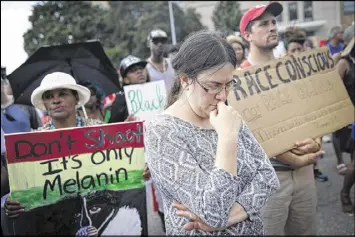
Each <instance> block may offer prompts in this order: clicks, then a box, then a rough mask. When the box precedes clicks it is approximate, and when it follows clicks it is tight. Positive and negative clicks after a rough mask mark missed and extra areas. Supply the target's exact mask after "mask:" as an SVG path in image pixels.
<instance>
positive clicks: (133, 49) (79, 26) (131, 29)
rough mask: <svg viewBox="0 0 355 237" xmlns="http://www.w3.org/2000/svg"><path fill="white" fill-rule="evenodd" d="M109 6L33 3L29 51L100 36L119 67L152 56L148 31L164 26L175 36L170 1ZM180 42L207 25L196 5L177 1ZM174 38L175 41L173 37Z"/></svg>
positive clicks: (174, 9) (127, 2)
mask: <svg viewBox="0 0 355 237" xmlns="http://www.w3.org/2000/svg"><path fill="white" fill-rule="evenodd" d="M108 3H109V8H108V9H103V8H101V7H99V6H93V5H92V4H91V3H90V2H89V1H76V2H70V1H51V2H50V1H42V2H40V3H38V4H36V5H35V6H34V7H33V10H32V15H31V16H30V17H29V20H30V22H31V24H32V28H31V29H29V30H28V31H27V32H26V33H25V34H24V42H25V45H24V47H25V51H26V52H27V54H28V55H31V54H32V53H33V52H34V51H36V50H37V49H38V48H39V47H41V46H43V45H56V44H64V43H74V42H83V41H87V40H93V39H99V40H100V42H101V44H102V45H103V47H104V49H105V52H106V54H107V55H108V57H109V58H110V59H111V61H112V63H113V64H114V65H115V66H116V67H117V68H118V66H119V63H120V60H121V59H122V58H123V57H125V56H127V55H129V54H132V55H135V56H137V57H140V58H146V57H148V56H149V48H148V47H147V42H146V39H147V35H148V33H149V32H150V31H151V30H152V29H154V28H160V29H162V30H164V31H166V32H167V33H168V35H169V36H171V32H170V18H169V6H168V1H110V2H108ZM173 12H174V20H175V32H176V40H177V42H181V41H182V40H183V39H184V38H185V37H186V36H187V35H188V34H190V33H191V32H194V31H197V30H200V29H202V28H203V26H202V24H201V22H200V18H201V16H200V15H199V14H197V13H196V12H195V10H194V9H187V10H186V11H183V10H182V9H181V8H180V7H179V6H178V5H176V4H174V3H173ZM169 38H170V42H171V37H169Z"/></svg>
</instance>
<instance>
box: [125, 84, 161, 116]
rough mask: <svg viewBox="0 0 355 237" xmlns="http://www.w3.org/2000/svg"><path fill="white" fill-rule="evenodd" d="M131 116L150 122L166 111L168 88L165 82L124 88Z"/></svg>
mask: <svg viewBox="0 0 355 237" xmlns="http://www.w3.org/2000/svg"><path fill="white" fill-rule="evenodd" d="M124 91H125V97H126V103H127V107H128V112H129V114H134V116H136V117H138V118H139V119H140V120H144V121H149V120H151V119H152V118H153V117H154V116H155V115H157V114H159V113H161V112H163V111H164V106H165V101H166V88H165V82H164V81H163V80H160V81H155V82H148V83H144V84H138V85H130V86H125V87H124Z"/></svg>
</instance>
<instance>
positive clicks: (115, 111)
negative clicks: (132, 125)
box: [108, 92, 128, 123]
mask: <svg viewBox="0 0 355 237" xmlns="http://www.w3.org/2000/svg"><path fill="white" fill-rule="evenodd" d="M110 109H111V117H110V120H109V121H108V123H119V122H123V121H124V120H125V119H126V118H127V117H128V109H127V104H126V98H125V95H124V93H123V92H117V93H116V99H115V101H114V102H113V103H112V106H111V108H110Z"/></svg>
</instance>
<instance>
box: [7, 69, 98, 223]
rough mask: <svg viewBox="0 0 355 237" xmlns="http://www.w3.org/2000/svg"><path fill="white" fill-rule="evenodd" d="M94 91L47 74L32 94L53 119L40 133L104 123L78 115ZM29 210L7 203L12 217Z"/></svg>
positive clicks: (64, 77)
mask: <svg viewBox="0 0 355 237" xmlns="http://www.w3.org/2000/svg"><path fill="white" fill-rule="evenodd" d="M89 98H90V91H89V89H87V88H86V87H83V86H80V85H78V84H77V83H76V81H75V79H74V78H73V77H72V76H71V75H69V74H66V73H62V72H54V73H51V74H48V75H46V76H45V77H44V78H43V80H42V82H41V85H40V86H39V87H38V88H36V89H35V90H34V91H33V92H32V95H31V102H32V104H33V105H34V106H35V107H36V108H37V109H40V110H43V111H48V115H49V116H50V117H51V120H50V121H49V122H48V123H47V124H45V125H44V126H43V127H40V128H38V131H43V130H52V129H63V128H71V127H84V126H93V125H99V124H103V122H102V121H99V120H93V119H85V118H81V117H79V116H78V115H77V109H76V108H77V106H83V105H85V104H86V103H87V102H88V101H89ZM24 211H25V210H24V208H23V206H21V203H19V202H18V201H16V200H12V199H11V198H10V197H8V198H7V199H6V201H5V214H6V215H7V216H8V217H10V218H15V217H18V216H19V215H20V214H21V213H23V212H24Z"/></svg>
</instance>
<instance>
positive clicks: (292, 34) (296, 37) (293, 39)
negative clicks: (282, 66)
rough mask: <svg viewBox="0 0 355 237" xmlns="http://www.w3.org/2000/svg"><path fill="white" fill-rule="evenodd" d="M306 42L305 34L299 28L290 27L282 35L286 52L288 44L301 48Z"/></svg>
mask: <svg viewBox="0 0 355 237" xmlns="http://www.w3.org/2000/svg"><path fill="white" fill-rule="evenodd" d="M306 40H307V38H306V32H305V31H304V30H302V29H301V28H299V27H296V26H290V27H287V28H286V30H285V33H284V45H285V48H286V50H288V46H289V45H290V43H299V44H300V45H302V46H303V44H304V42H305V41H306Z"/></svg>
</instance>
